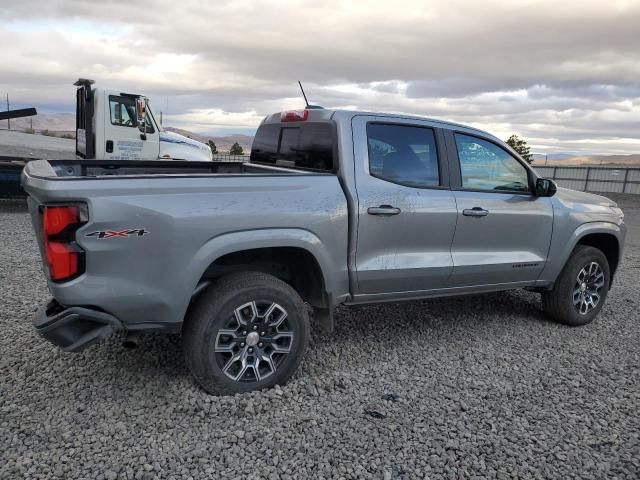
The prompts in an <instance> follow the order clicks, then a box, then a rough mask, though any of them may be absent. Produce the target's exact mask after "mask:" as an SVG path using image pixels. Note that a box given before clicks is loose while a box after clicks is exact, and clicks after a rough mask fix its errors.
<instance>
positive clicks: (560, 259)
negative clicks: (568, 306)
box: [539, 222, 624, 288]
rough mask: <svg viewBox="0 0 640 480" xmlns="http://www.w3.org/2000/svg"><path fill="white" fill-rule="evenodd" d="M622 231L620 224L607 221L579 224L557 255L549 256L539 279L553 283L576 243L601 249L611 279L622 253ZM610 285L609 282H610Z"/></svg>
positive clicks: (548, 286) (548, 285)
mask: <svg viewBox="0 0 640 480" xmlns="http://www.w3.org/2000/svg"><path fill="white" fill-rule="evenodd" d="M623 239H624V231H623V230H622V229H621V228H620V226H618V225H616V224H614V223H609V222H588V223H584V224H582V225H580V226H579V227H578V228H576V229H575V231H574V232H573V233H572V235H571V236H570V237H569V238H568V239H567V241H566V243H564V248H563V249H562V250H560V252H559V253H558V254H557V255H553V256H550V257H549V260H548V261H547V265H546V267H545V270H544V272H543V273H542V274H541V276H540V279H539V280H541V281H542V283H545V284H546V285H547V287H546V288H550V286H551V285H552V284H553V283H555V281H556V278H557V277H558V275H559V274H560V272H561V271H562V269H563V268H564V266H565V265H566V264H567V262H568V261H569V259H570V258H571V254H572V253H573V251H574V250H575V248H576V247H577V246H578V245H589V246H593V247H595V248H598V249H599V250H601V251H602V252H603V253H604V255H605V257H607V261H608V262H609V269H610V273H611V280H613V276H614V274H615V272H616V269H617V268H618V264H619V262H620V257H621V253H622V243H623ZM610 285H611V284H610Z"/></svg>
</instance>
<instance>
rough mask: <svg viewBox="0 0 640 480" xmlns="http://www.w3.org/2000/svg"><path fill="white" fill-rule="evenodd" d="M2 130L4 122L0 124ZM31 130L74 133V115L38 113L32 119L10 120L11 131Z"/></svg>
mask: <svg viewBox="0 0 640 480" xmlns="http://www.w3.org/2000/svg"><path fill="white" fill-rule="evenodd" d="M0 123H1V124H2V128H5V125H6V123H7V122H6V121H3V122H0ZM28 128H33V129H34V130H38V131H40V130H49V131H52V132H62V133H66V132H75V130H76V114H75V113H39V114H38V115H34V116H33V117H22V118H12V119H11V129H12V130H26V129H28Z"/></svg>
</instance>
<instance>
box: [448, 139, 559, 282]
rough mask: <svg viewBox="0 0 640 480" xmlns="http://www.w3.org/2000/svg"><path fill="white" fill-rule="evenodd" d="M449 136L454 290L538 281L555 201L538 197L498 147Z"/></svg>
mask: <svg viewBox="0 0 640 480" xmlns="http://www.w3.org/2000/svg"><path fill="white" fill-rule="evenodd" d="M447 135H448V137H447V140H448V142H447V145H448V146H449V148H448V150H449V153H450V154H452V155H453V158H452V160H453V161H452V165H453V166H452V170H455V174H456V175H455V176H456V178H455V179H453V175H452V183H455V185H454V195H455V198H456V203H457V207H458V222H457V226H456V231H455V235H454V239H453V243H452V246H451V255H452V257H453V264H454V267H453V274H452V275H451V281H450V284H449V286H450V287H464V286H479V285H493V284H504V283H513V282H532V281H535V280H536V279H537V278H538V276H539V275H540V273H541V272H542V269H543V268H544V266H545V262H546V259H547V254H548V251H549V244H550V241H551V228H552V224H553V208H552V206H551V201H550V199H549V198H548V197H537V196H535V195H534V194H533V192H532V189H531V186H530V184H531V181H530V177H531V175H532V173H531V172H530V171H529V169H528V168H527V167H525V166H524V164H523V163H522V162H521V161H520V160H518V159H517V158H515V157H514V156H513V155H511V153H509V152H508V151H507V150H506V149H504V148H503V147H502V146H500V145H499V144H498V142H495V141H494V140H492V139H488V138H483V137H479V136H475V135H471V134H466V133H455V134H454V133H453V132H451V131H449V132H447ZM450 158H451V157H450Z"/></svg>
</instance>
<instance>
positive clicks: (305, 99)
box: [298, 80, 309, 108]
mask: <svg viewBox="0 0 640 480" xmlns="http://www.w3.org/2000/svg"><path fill="white" fill-rule="evenodd" d="M298 85H300V90H301V91H302V96H303V97H304V103H305V104H306V105H307V108H308V107H309V101H308V100H307V96H306V95H305V94H304V88H302V83H300V80H298Z"/></svg>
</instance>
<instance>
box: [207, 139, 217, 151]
mask: <svg viewBox="0 0 640 480" xmlns="http://www.w3.org/2000/svg"><path fill="white" fill-rule="evenodd" d="M208 143H209V148H210V149H211V153H218V147H216V142H214V141H213V140H209V142H208Z"/></svg>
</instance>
